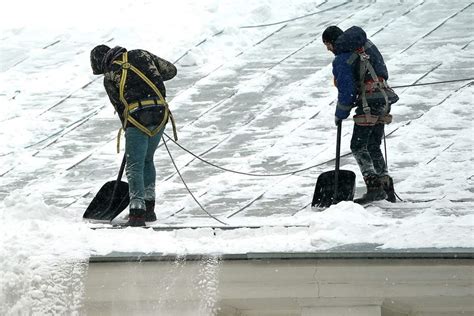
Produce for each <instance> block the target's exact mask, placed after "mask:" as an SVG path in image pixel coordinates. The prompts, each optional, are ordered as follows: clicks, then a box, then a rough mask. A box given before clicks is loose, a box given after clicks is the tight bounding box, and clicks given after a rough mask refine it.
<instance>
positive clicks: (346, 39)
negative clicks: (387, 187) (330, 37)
mask: <svg viewBox="0 0 474 316" xmlns="http://www.w3.org/2000/svg"><path fill="white" fill-rule="evenodd" d="M365 42H367V34H366V33H365V32H364V30H363V29H361V28H360V27H358V26H353V27H351V28H348V29H347V30H346V31H345V32H344V33H342V34H341V35H340V36H339V37H338V38H337V40H336V42H335V43H334V53H335V54H336V55H337V54H341V53H347V52H353V51H355V50H356V49H357V48H359V47H362V46H364V45H365Z"/></svg>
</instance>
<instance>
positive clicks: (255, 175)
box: [164, 133, 334, 177]
mask: <svg viewBox="0 0 474 316" xmlns="http://www.w3.org/2000/svg"><path fill="white" fill-rule="evenodd" d="M164 135H165V136H166V137H168V139H169V140H171V141H172V142H173V143H175V144H176V145H177V146H178V147H179V148H181V149H182V150H184V151H185V152H187V153H188V154H190V155H191V156H193V157H195V158H197V159H199V160H200V161H202V162H204V163H205V164H208V165H210V166H212V167H214V168H217V169H221V170H223V171H227V172H232V173H237V174H241V175H245V176H252V177H282V176H289V175H293V174H296V173H300V172H303V171H306V170H309V169H312V168H315V167H319V166H322V165H325V164H327V163H329V162H331V161H333V160H334V159H331V160H328V161H324V162H321V163H318V164H316V165H312V166H309V167H306V168H303V169H298V170H294V171H288V172H282V173H270V174H268V173H250V172H243V171H237V170H232V169H228V168H225V167H221V166H218V165H216V164H214V163H212V162H210V161H207V160H206V159H204V158H202V157H200V156H198V155H196V154H195V153H193V152H192V151H190V150H189V149H187V148H185V147H183V146H182V145H180V144H179V143H178V142H176V141H175V140H174V139H172V138H171V137H170V136H169V135H168V134H166V133H164Z"/></svg>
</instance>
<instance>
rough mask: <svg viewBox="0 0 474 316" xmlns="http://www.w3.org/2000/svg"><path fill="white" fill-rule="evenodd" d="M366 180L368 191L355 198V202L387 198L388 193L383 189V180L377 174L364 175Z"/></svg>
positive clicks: (364, 202) (361, 202)
mask: <svg viewBox="0 0 474 316" xmlns="http://www.w3.org/2000/svg"><path fill="white" fill-rule="evenodd" d="M364 182H365V185H366V186H367V193H365V194H364V195H363V196H362V197H360V198H358V199H355V200H354V202H355V203H358V204H366V203H369V202H373V201H380V200H385V199H386V198H387V193H385V191H384V189H383V185H382V182H381V181H380V179H379V178H378V177H377V176H376V175H370V176H367V177H364Z"/></svg>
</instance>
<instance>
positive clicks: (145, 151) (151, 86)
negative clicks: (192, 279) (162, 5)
mask: <svg viewBox="0 0 474 316" xmlns="http://www.w3.org/2000/svg"><path fill="white" fill-rule="evenodd" d="M90 60H91V67H92V71H93V73H94V74H95V75H100V74H104V87H105V90H106V92H107V95H108V96H109V99H110V102H111V103H112V105H113V106H114V108H115V110H116V112H117V113H118V115H119V117H120V120H121V122H122V126H123V128H124V129H125V141H126V143H125V154H126V161H127V165H126V169H125V171H126V175H127V180H128V184H129V194H130V213H129V220H128V223H127V224H128V225H130V226H145V225H146V223H145V222H150V221H155V220H156V214H155V211H154V208H155V178H156V171H155V165H154V162H153V156H154V153H155V150H156V148H157V147H158V144H159V142H160V139H161V137H162V135H163V132H164V129H165V125H166V123H167V121H168V118H172V117H171V114H170V112H169V109H168V105H167V103H166V101H165V98H166V88H165V85H164V83H163V82H164V81H166V80H170V79H172V78H173V77H174V76H176V72H177V71H176V67H175V66H174V65H173V64H172V63H170V62H168V61H166V60H164V59H162V58H160V57H157V56H155V55H154V54H152V53H150V52H148V51H146V50H142V49H135V50H130V51H127V49H125V48H123V47H119V46H117V47H114V48H112V49H111V48H109V47H108V46H106V45H99V46H96V47H95V48H94V49H92V51H91V54H90Z"/></svg>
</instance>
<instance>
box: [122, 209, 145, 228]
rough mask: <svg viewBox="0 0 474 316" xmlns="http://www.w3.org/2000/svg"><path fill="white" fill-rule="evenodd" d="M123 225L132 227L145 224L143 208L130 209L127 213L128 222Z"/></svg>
mask: <svg viewBox="0 0 474 316" xmlns="http://www.w3.org/2000/svg"><path fill="white" fill-rule="evenodd" d="M125 226H132V227H143V226H146V224H145V210H143V209H140V208H132V209H130V214H129V215H128V222H127V223H126V224H125Z"/></svg>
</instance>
